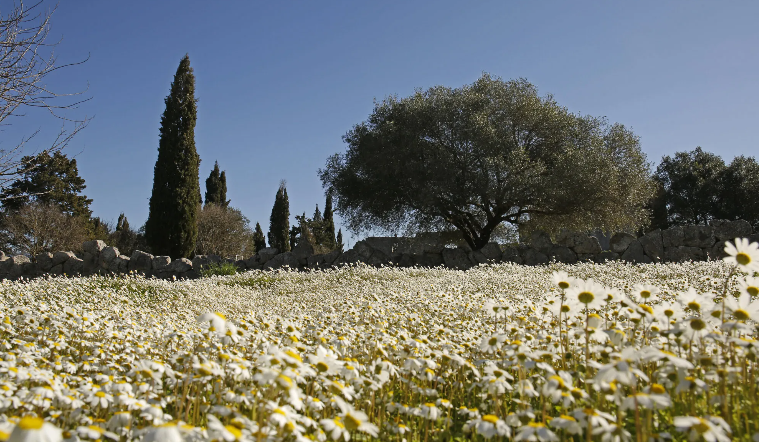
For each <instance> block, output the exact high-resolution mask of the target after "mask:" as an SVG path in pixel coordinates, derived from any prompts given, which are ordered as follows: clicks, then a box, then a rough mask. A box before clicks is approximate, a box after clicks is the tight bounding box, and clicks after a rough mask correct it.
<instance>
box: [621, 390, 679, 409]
mask: <svg viewBox="0 0 759 442" xmlns="http://www.w3.org/2000/svg"><path fill="white" fill-rule="evenodd" d="M659 387H661V386H659ZM671 405H672V400H671V399H670V398H669V396H668V395H667V394H648V393H636V394H634V395H631V396H628V397H626V398H625V400H624V401H623V402H622V409H623V410H634V409H635V408H636V407H641V408H645V409H648V410H654V409H657V408H667V407H669V406H671Z"/></svg>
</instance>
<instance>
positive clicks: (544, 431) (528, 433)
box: [514, 422, 559, 441]
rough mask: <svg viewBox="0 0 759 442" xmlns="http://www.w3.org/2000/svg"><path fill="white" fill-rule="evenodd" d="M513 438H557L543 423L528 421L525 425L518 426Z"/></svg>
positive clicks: (540, 439)
mask: <svg viewBox="0 0 759 442" xmlns="http://www.w3.org/2000/svg"><path fill="white" fill-rule="evenodd" d="M517 431H519V433H517V435H516V437H515V438H514V440H529V441H533V440H537V441H543V440H547V441H557V440H559V438H558V437H557V436H556V434H554V432H553V431H551V430H549V429H548V428H547V427H546V426H545V425H544V424H541V423H536V422H529V423H528V424H527V425H525V426H522V427H519V429H518V430H517Z"/></svg>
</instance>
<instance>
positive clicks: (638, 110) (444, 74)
mask: <svg viewBox="0 0 759 442" xmlns="http://www.w3.org/2000/svg"><path fill="white" fill-rule="evenodd" d="M11 4H12V2H11V1H9V0H1V1H0V14H2V15H6V14H7V10H8V8H9V6H10V5H11ZM45 6H48V7H53V6H55V5H54V3H50V2H48V3H47V4H46V5H45ZM758 20H759V2H757V1H755V0H750V1H749V0H747V1H738V0H736V1H692V0H689V1H676V0H672V1H669V0H668V1H659V0H657V1H600V0H599V1H581V0H572V1H548V0H546V1H529V2H528V1H506V0H502V1H458V2H454V1H447V0H438V1H373V2H372V1H341V2H336V1H327V0H324V1H266V2H263V1H226V2H216V1H196V0H182V1H175V0H160V1H155V0H153V1H142V0H131V1H101V0H97V1H96V0H62V1H61V2H60V4H59V5H58V9H57V11H56V12H55V13H54V15H53V17H52V22H51V31H50V41H57V40H59V39H60V40H61V41H60V44H59V45H58V46H57V47H56V49H55V53H56V55H57V56H58V64H62V63H68V62H76V61H80V60H82V59H84V58H86V57H87V56H88V55H89V57H90V58H89V60H88V61H87V62H86V63H84V64H82V65H80V66H74V67H70V68H66V69H62V70H60V71H57V72H56V73H54V74H53V75H51V76H50V77H48V80H47V84H48V86H49V87H50V88H51V89H53V90H55V91H57V92H77V91H82V90H84V89H87V88H88V89H87V91H86V92H85V94H84V96H85V97H91V100H90V101H88V102H86V103H84V104H82V105H81V106H80V107H79V109H76V110H72V111H69V112H67V113H65V115H66V116H69V117H78V118H81V117H83V116H88V117H91V116H94V119H93V120H92V121H91V122H90V124H89V126H88V127H87V128H86V129H85V130H84V131H82V132H81V133H80V134H79V135H77V137H76V138H75V139H74V140H73V142H72V143H71V144H70V146H69V147H68V148H67V149H66V151H65V152H67V153H68V154H69V156H76V159H77V163H78V166H79V173H80V175H81V176H82V177H83V178H84V179H85V180H86V184H87V188H86V190H85V192H84V193H85V194H86V195H87V196H88V197H89V198H92V199H93V200H94V202H93V204H92V208H93V210H94V215H95V216H100V217H101V218H103V219H105V220H110V221H113V222H115V220H116V218H117V217H118V215H119V213H120V212H125V213H126V215H127V217H128V219H129V221H130V224H131V225H132V226H134V227H135V228H136V227H139V226H140V225H142V224H143V223H144V221H145V220H146V219H147V215H148V200H149V198H150V194H151V190H152V182H153V167H154V165H155V160H156V158H157V149H158V129H159V125H160V117H161V113H162V112H163V110H164V98H165V97H166V95H167V94H168V93H169V87H170V84H171V81H172V78H173V75H174V73H175V71H176V68H177V66H178V64H179V61H180V59H181V58H182V56H184V54H185V53H188V54H189V56H190V62H191V65H192V67H193V68H194V71H195V78H196V98H197V99H198V100H199V103H198V122H197V126H196V129H195V142H196V146H197V150H198V153H199V154H200V157H201V161H202V162H201V165H200V181H201V193H204V192H205V179H206V178H207V177H208V174H209V173H210V171H211V169H212V168H213V165H214V161H218V162H219V166H220V168H221V169H222V170H225V171H226V174H227V186H228V194H227V196H228V198H229V199H231V201H232V206H234V207H237V208H239V209H240V210H242V212H243V213H244V214H245V215H246V216H247V217H248V218H250V220H251V221H252V223H253V224H255V222H256V221H258V222H260V223H261V226H262V228H263V229H264V232H266V231H267V230H268V224H269V215H270V213H271V208H272V205H273V203H274V196H275V193H276V190H277V187H278V184H279V181H280V180H282V179H285V180H287V191H288V195H289V198H290V212H291V214H292V215H295V214H299V213H302V212H304V211H305V212H306V214H307V215H308V216H311V214H312V213H313V211H314V206H315V204H317V203H318V204H319V206H320V208H323V205H324V191H323V189H322V187H321V182H320V181H319V179H318V176H317V169H319V168H321V167H323V166H324V164H325V161H326V159H327V157H328V156H329V155H331V154H334V153H337V152H344V151H345V144H344V143H343V141H342V136H343V135H344V134H345V133H346V132H347V131H348V130H350V129H351V127H352V126H353V125H355V124H358V123H360V122H362V121H364V120H366V119H367V118H368V116H369V115H370V114H371V112H372V109H373V102H372V100H373V99H374V98H376V99H378V100H381V99H383V98H385V97H386V96H388V95H392V94H398V96H399V97H405V96H408V95H411V94H412V93H413V91H414V88H418V87H420V88H423V89H427V88H429V87H432V86H435V85H444V86H448V87H454V88H455V87H461V86H463V85H465V84H471V83H473V82H474V81H475V80H476V79H477V78H479V77H480V75H481V74H482V72H483V71H485V72H489V73H490V74H491V75H493V76H498V77H501V78H502V79H504V80H509V79H516V78H519V77H524V78H526V79H527V80H528V81H530V82H531V83H533V84H534V85H536V86H537V88H538V91H539V93H540V94H541V95H544V94H547V93H551V94H553V95H554V98H555V99H556V101H557V102H558V103H559V104H560V105H562V106H565V107H567V108H568V109H569V111H571V112H575V113H582V114H589V115H593V116H606V117H607V118H608V120H609V122H611V123H614V122H619V123H622V124H624V125H626V126H628V127H630V128H632V130H633V131H634V132H635V133H636V134H637V135H639V136H640V137H641V145H642V148H643V151H644V152H645V153H646V154H647V156H648V159H649V161H650V162H652V163H653V164H654V166H655V165H656V164H658V163H659V161H660V160H661V158H662V156H663V155H671V154H673V153H674V152H677V151H686V150H687V151H690V150H693V149H694V148H695V147H696V146H701V147H703V148H704V149H705V150H707V151H709V152H713V153H716V154H718V155H720V156H722V158H723V159H724V160H725V161H726V162H729V161H730V160H732V158H733V157H735V156H737V155H748V156H757V153H759V142H758V141H757V138H756V131H755V129H756V128H757V127H759V106H757V104H758V103H759V81H757V78H758V77H757V73H759V49H758V48H759V26H757V22H758ZM5 123H12V124H13V126H11V127H6V128H5V130H4V132H3V134H2V136H1V138H0V141H1V142H2V144H1V145H0V148H6V149H7V148H8V147H9V146H13V145H15V144H16V143H17V141H18V139H20V137H21V135H22V134H29V133H31V132H33V131H34V130H36V129H40V134H39V135H38V136H37V137H35V139H34V140H33V141H32V142H31V143H30V144H29V145H28V148H27V149H28V150H27V152H31V151H32V150H34V149H37V150H39V149H43V148H45V147H47V145H46V143H47V144H49V141H50V140H51V139H52V138H53V137H54V135H55V134H56V133H57V131H58V128H59V127H60V121H59V120H55V119H54V118H52V117H50V116H46V115H45V114H44V113H40V112H38V111H35V110H32V111H29V112H27V115H26V116H25V117H19V118H15V119H9V120H6V121H5ZM337 221H338V225H339V223H340V222H339V218H338V220H337ZM346 239H348V240H349V242H350V243H353V242H355V238H354V239H353V240H350V236H346Z"/></svg>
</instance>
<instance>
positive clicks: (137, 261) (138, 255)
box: [129, 250, 153, 273]
mask: <svg viewBox="0 0 759 442" xmlns="http://www.w3.org/2000/svg"><path fill="white" fill-rule="evenodd" d="M152 267H153V255H151V254H150V253H146V252H143V251H140V250H135V251H134V253H132V256H131V257H130V258H129V270H130V271H131V270H134V271H137V272H145V273H149V272H150V270H151V269H152Z"/></svg>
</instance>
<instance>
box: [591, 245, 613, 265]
mask: <svg viewBox="0 0 759 442" xmlns="http://www.w3.org/2000/svg"><path fill="white" fill-rule="evenodd" d="M610 246H611V244H610ZM618 259H619V253H617V252H613V251H611V250H604V251H603V252H601V253H599V254H598V255H596V256H595V257H594V258H593V262H597V263H599V264H603V263H605V262H606V261H616V260H618Z"/></svg>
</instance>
